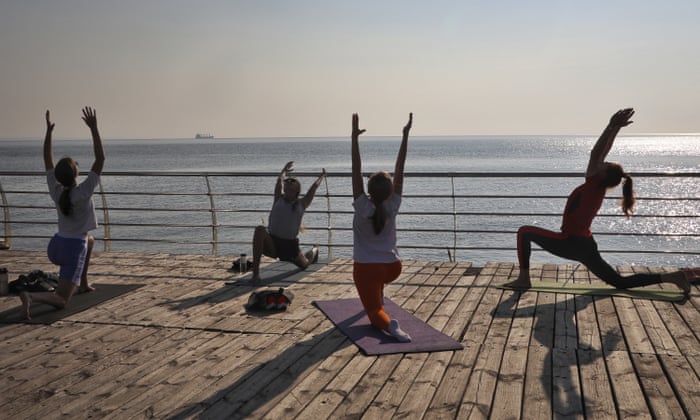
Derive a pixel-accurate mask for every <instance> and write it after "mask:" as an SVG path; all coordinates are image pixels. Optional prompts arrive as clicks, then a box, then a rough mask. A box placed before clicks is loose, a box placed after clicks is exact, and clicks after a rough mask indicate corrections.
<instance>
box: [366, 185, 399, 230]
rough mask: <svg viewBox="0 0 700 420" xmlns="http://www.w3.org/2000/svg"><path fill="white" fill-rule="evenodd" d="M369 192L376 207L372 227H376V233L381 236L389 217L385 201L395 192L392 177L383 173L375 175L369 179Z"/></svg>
mask: <svg viewBox="0 0 700 420" xmlns="http://www.w3.org/2000/svg"><path fill="white" fill-rule="evenodd" d="M367 190H368V192H369V196H370V198H371V199H372V202H374V207H375V210H374V214H373V215H372V226H373V227H374V233H375V234H376V235H379V233H380V232H381V231H382V229H384V225H385V224H386V217H387V216H386V210H385V209H384V205H383V204H384V201H385V200H386V199H387V198H389V197H390V196H391V194H392V193H393V192H394V186H393V184H392V182H391V177H390V176H389V174H388V173H386V172H383V171H380V172H375V173H373V174H372V175H371V176H370V177H369V181H367Z"/></svg>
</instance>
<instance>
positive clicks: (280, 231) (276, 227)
mask: <svg viewBox="0 0 700 420" xmlns="http://www.w3.org/2000/svg"><path fill="white" fill-rule="evenodd" d="M304 210H305V209H304V205H303V204H302V201H301V200H297V201H296V202H290V201H287V200H285V199H284V197H279V198H278V199H277V200H275V203H274V204H273V205H272V210H270V216H269V218H268V222H267V231H268V232H270V235H273V236H276V237H278V238H281V239H294V238H296V237H297V235H299V229H300V228H301V219H302V218H303V217H304Z"/></svg>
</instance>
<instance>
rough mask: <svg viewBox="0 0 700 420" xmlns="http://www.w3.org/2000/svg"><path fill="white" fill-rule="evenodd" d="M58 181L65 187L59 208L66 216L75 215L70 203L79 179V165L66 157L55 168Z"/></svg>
mask: <svg viewBox="0 0 700 420" xmlns="http://www.w3.org/2000/svg"><path fill="white" fill-rule="evenodd" d="M54 174H55V175H56V180H57V181H58V182H59V183H60V184H61V185H63V192H62V193H61V196H60V197H59V198H58V208H59V209H60V210H61V213H63V214H64V215H65V216H70V215H71V213H73V205H72V204H71V202H70V192H71V189H72V188H73V186H75V178H77V177H78V165H77V164H76V163H75V161H74V160H73V159H71V158H69V157H64V158H62V159H61V160H59V161H58V163H57V164H56V167H55V168H54Z"/></svg>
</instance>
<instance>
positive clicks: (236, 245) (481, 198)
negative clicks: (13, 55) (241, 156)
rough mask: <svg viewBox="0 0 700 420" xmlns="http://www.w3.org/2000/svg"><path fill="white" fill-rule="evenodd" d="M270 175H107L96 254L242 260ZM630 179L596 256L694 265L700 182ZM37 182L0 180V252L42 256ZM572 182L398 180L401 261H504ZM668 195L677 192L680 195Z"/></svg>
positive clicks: (344, 238) (347, 213)
mask: <svg viewBox="0 0 700 420" xmlns="http://www.w3.org/2000/svg"><path fill="white" fill-rule="evenodd" d="M83 175H84V174H83ZM317 175H318V174H313V173H296V174H295V176H296V177H298V178H299V179H301V180H302V184H304V183H305V178H307V179H308V182H306V185H310V183H311V182H312V180H313V179H315V177H316V176H317ZM277 176H278V174H277V173H266V172H261V173H250V172H245V173H242V172H158V171H149V172H106V173H104V174H103V175H102V177H101V183H100V186H99V189H98V191H96V193H95V200H94V201H95V206H96V209H97V210H98V211H99V213H100V214H99V215H100V217H99V219H100V228H99V229H98V230H97V231H95V232H93V235H94V236H95V239H96V240H97V241H98V243H100V242H101V245H102V249H103V250H104V251H113V250H114V251H132V250H133V251H138V252H182V253H210V254H237V253H238V252H239V251H241V250H243V251H242V252H244V251H245V250H248V249H250V243H251V239H252V232H253V229H254V227H255V226H256V225H259V224H266V223H265V222H266V218H267V214H268V212H269V210H270V207H271V204H272V189H273V188H272V187H273V186H274V182H275V178H276V177H277ZM632 176H633V177H634V178H635V180H636V188H637V190H638V191H639V190H640V185H641V186H642V187H644V182H646V183H648V184H649V188H647V190H649V191H652V193H650V192H647V191H644V193H643V194H640V195H639V196H638V197H637V203H638V209H639V211H638V213H637V214H635V216H634V218H633V219H632V220H633V221H635V222H625V218H624V217H622V216H620V211H619V209H618V208H616V203H615V202H616V201H618V200H619V197H615V196H612V197H608V198H607V199H606V204H605V205H604V207H603V209H602V210H601V213H600V214H599V217H598V218H596V223H597V224H594V231H595V234H596V237H597V238H599V242H600V243H601V245H602V244H603V243H605V246H606V248H605V249H601V250H602V251H605V252H610V253H615V254H648V255H649V254H652V255H656V256H661V257H662V259H661V260H662V261H665V260H663V258H666V257H667V256H669V255H675V256H679V258H681V260H682V261H690V262H691V263H692V262H693V261H696V262H700V261H698V260H700V257H699V256H700V222H698V220H699V217H700V198H699V197H698V196H699V195H700V194H698V191H699V188H698V186H697V184H698V182H697V179H698V178H699V177H700V173H697V172H691V173H685V172H683V173H633V174H632ZM570 178H575V179H570ZM350 180H351V178H350V174H349V173H328V174H327V177H326V181H325V183H324V185H322V186H321V187H320V188H319V189H318V191H317V193H316V198H315V200H314V202H313V203H312V205H311V206H310V207H309V209H307V212H306V215H305V217H304V225H305V232H304V234H303V235H301V242H302V245H310V244H317V245H319V246H320V247H321V248H322V249H323V248H325V250H326V252H327V255H328V257H333V256H334V254H338V255H337V256H341V257H348V256H350V255H351V250H352V205H351V202H352V196H351V194H350V192H351V191H352V188H351V186H350ZM45 182H46V181H45V174H44V173H40V172H22V173H18V172H2V171H0V199H1V200H2V203H1V206H2V216H3V219H2V224H0V226H2V229H3V231H2V232H1V233H2V238H4V240H3V241H2V242H0V249H1V248H5V249H7V248H10V247H19V248H20V249H41V248H43V247H44V246H45V243H46V241H47V240H48V238H49V237H50V236H51V235H52V234H53V232H54V231H55V224H56V221H55V220H56V216H55V211H56V210H55V207H54V206H53V203H52V202H51V200H50V198H49V197H48V194H47V193H46V186H45ZM580 182H581V174H580V173H532V172H528V173H522V172H517V173H516V172H498V173H495V172H488V173H483V172H458V173H452V172H451V173H441V172H430V173H427V172H420V173H406V180H405V187H404V191H405V194H404V196H403V203H402V208H401V213H400V221H399V228H398V231H399V246H400V248H401V250H402V255H403V256H404V258H413V259H430V260H444V259H449V260H456V259H458V258H461V259H464V258H465V257H466V258H467V260H469V261H475V260H476V261H478V260H479V259H483V258H481V257H480V255H483V256H488V259H494V258H498V257H499V256H500V257H502V258H507V260H513V259H514V257H515V249H516V241H515V234H516V232H517V228H518V227H519V226H520V225H524V224H536V225H541V226H542V227H545V228H548V229H552V230H556V229H557V228H558V226H559V223H560V219H561V211H562V209H563V207H564V203H565V200H566V197H567V195H568V193H569V192H570V190H571V189H572V186H575V185H577V184H578V183H580ZM504 185H506V186H507V188H505V187H504ZM518 185H522V186H521V187H518ZM659 185H661V186H662V187H661V188H659ZM668 185H686V186H687V188H681V189H680V190H679V192H678V191H672V190H670V189H669V188H668ZM302 188H304V187H303V185H302ZM642 189H644V188H642ZM412 191H415V192H417V193H415V194H411V192H412ZM498 191H519V192H521V193H519V194H513V193H504V194H499V193H498ZM542 191H546V192H547V193H546V194H545V193H542ZM618 191H619V190H618ZM659 192H660V193H659ZM625 223H626V224H625ZM601 238H602V239H601ZM601 248H602V246H601ZM484 258H486V257H484ZM644 259H645V260H647V259H648V257H645V258H644Z"/></svg>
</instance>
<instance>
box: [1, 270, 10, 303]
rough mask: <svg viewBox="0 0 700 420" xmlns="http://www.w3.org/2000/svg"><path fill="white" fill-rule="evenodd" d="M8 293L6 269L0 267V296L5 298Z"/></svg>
mask: <svg viewBox="0 0 700 420" xmlns="http://www.w3.org/2000/svg"><path fill="white" fill-rule="evenodd" d="M8 293H10V290H9V283H8V282H7V268H5V267H0V296H7V295H8Z"/></svg>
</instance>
